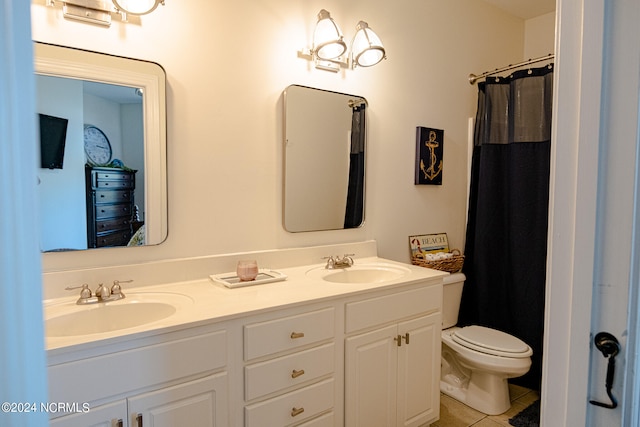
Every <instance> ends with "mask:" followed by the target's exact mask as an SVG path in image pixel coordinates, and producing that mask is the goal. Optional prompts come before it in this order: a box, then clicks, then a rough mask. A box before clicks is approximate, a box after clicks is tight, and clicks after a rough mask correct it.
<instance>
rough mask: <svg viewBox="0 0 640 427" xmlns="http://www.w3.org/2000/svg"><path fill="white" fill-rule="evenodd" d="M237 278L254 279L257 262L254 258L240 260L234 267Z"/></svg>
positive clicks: (245, 280) (256, 272) (242, 279)
mask: <svg viewBox="0 0 640 427" xmlns="http://www.w3.org/2000/svg"><path fill="white" fill-rule="evenodd" d="M236 273H237V274H238V278H239V279H240V280H241V281H243V282H248V281H251V280H255V278H256V277H257V276H258V262H257V261H256V260H254V259H251V260H240V261H238V266H237V268H236Z"/></svg>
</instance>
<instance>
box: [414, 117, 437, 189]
mask: <svg viewBox="0 0 640 427" xmlns="http://www.w3.org/2000/svg"><path fill="white" fill-rule="evenodd" d="M443 141H444V130H442V129H432V128H426V127H422V126H418V127H417V128H416V175H415V182H414V184H416V185H423V184H431V185H442V165H443V162H442V154H443V152H444V150H443V148H442V145H443Z"/></svg>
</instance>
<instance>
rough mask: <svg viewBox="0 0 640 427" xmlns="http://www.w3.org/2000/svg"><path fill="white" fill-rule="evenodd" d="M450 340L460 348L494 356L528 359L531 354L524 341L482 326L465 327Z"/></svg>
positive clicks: (453, 334) (452, 335)
mask: <svg viewBox="0 0 640 427" xmlns="http://www.w3.org/2000/svg"><path fill="white" fill-rule="evenodd" d="M451 338H452V339H453V340H454V341H455V342H457V343H458V344H460V345H462V346H465V347H467V348H471V349H474V350H477V351H481V352H483V353H488V354H493V355H496V356H505V357H529V356H531V355H532V354H533V351H532V350H531V347H529V346H528V345H527V344H526V343H525V342H524V341H522V340H520V339H518V338H516V337H514V336H513V335H509V334H507V333H505V332H501V331H498V330H496V329H491V328H485V327H484V326H465V327H464V328H460V329H458V330H456V331H454V332H453V333H452V334H451Z"/></svg>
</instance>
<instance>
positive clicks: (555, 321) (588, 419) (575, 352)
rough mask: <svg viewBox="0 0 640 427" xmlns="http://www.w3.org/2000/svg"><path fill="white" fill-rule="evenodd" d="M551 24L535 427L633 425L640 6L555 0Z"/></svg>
mask: <svg viewBox="0 0 640 427" xmlns="http://www.w3.org/2000/svg"><path fill="white" fill-rule="evenodd" d="M558 16H559V18H560V19H559V24H558V29H557V34H556V39H557V40H558V41H559V44H558V47H557V52H556V54H557V58H556V64H557V68H556V70H557V71H556V73H557V75H556V78H557V80H556V83H557V84H556V88H555V90H556V92H555V95H556V101H555V105H554V120H555V123H554V152H553V172H552V199H551V205H550V208H551V211H550V213H551V217H550V218H551V221H550V230H549V262H548V286H547V318H546V329H545V330H546V333H545V360H544V373H543V390H542V398H543V405H542V425H543V426H555V425H576V426H578V425H585V426H605V425H606V426H622V425H637V419H635V418H634V419H635V421H633V420H632V418H631V417H634V416H636V415H634V412H637V409H635V410H633V409H632V408H633V407H634V406H637V405H636V404H632V403H633V401H634V398H633V397H632V396H634V394H633V393H632V391H633V390H634V388H633V387H631V384H632V382H633V381H634V380H635V379H634V378H633V377H632V376H631V374H632V372H633V371H634V365H635V363H636V361H635V359H634V358H627V355H626V353H627V352H633V349H630V348H629V347H630V345H632V346H635V345H636V337H637V334H638V330H637V328H635V327H631V328H629V320H630V319H628V318H627V313H628V312H631V313H634V314H635V313H637V296H636V294H635V292H636V291H637V286H638V284H637V273H635V270H634V269H633V267H634V266H635V267H636V268H637V267H638V266H639V265H638V262H637V261H635V260H636V259H637V249H639V248H638V244H637V243H636V242H635V240H637V239H635V234H637V232H636V231H635V230H636V225H638V221H637V220H636V219H635V217H636V215H637V213H636V212H635V206H636V200H638V196H639V192H638V178H637V177H636V175H637V172H638V166H637V149H638V132H639V126H638V114H639V111H640V110H639V108H638V105H639V96H638V94H639V93H640V84H639V80H640V77H639V76H640V44H638V42H637V41H638V40H639V39H640V26H638V24H637V23H638V22H640V3H638V2H637V1H631V0H629V1H626V0H625V1H615V2H604V1H602V0H589V1H586V0H583V1H575V2H573V1H572V2H570V1H567V0H560V1H559V2H558ZM630 289H631V290H632V291H633V292H631V293H630V292H629V291H630ZM631 320H632V321H635V320H636V318H635V315H634V316H633V318H632V319H631ZM632 326H633V325H632ZM602 331H606V332H609V333H611V334H612V336H613V337H615V338H616V339H617V340H619V344H620V353H619V354H617V355H616V356H615V368H616V369H615V375H614V376H613V377H612V380H613V384H612V387H611V390H610V394H611V396H613V397H614V399H616V400H617V401H618V403H619V405H618V406H617V407H615V408H605V407H601V406H596V405H594V404H592V403H590V400H594V401H597V402H601V403H605V404H606V405H609V406H614V405H612V400H611V398H610V396H609V395H608V393H607V390H606V389H605V379H606V373H607V368H608V365H609V363H608V361H609V360H610V357H607V358H605V356H604V354H603V353H602V352H601V351H600V350H599V349H598V348H596V346H595V345H594V342H593V340H594V337H595V336H596V334H597V333H598V332H602ZM625 381H626V382H627V386H625ZM636 389H637V387H636ZM635 399H636V400H637V398H635Z"/></svg>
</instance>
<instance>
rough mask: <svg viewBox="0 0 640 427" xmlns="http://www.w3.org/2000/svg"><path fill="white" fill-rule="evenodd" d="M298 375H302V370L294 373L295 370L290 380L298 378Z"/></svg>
mask: <svg viewBox="0 0 640 427" xmlns="http://www.w3.org/2000/svg"><path fill="white" fill-rule="evenodd" d="M300 375H304V369H300V370H299V371H296V370H295V369H294V370H293V371H292V372H291V378H298V377H299V376H300Z"/></svg>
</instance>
